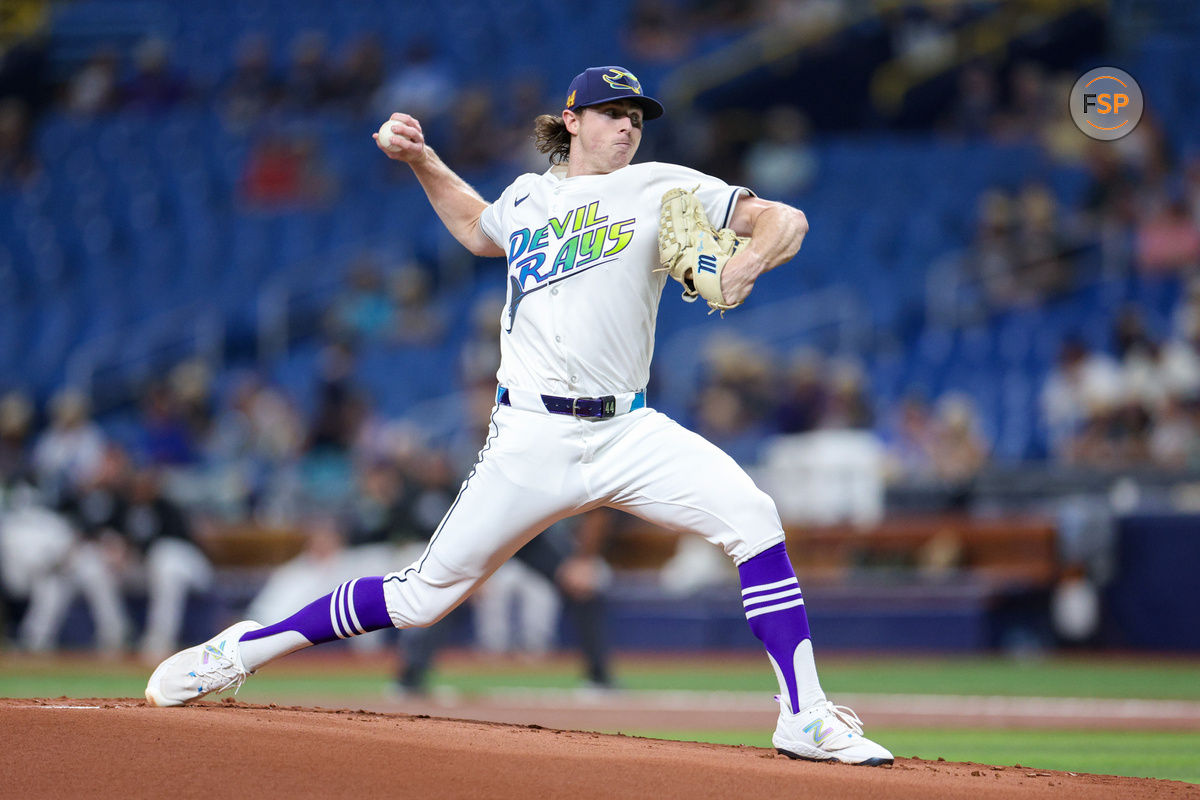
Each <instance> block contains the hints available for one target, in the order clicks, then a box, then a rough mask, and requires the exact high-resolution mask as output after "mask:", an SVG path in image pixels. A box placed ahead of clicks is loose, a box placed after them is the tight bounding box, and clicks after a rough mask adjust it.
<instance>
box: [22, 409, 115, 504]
mask: <svg viewBox="0 0 1200 800" xmlns="http://www.w3.org/2000/svg"><path fill="white" fill-rule="evenodd" d="M104 446H105V440H104V433H103V432H102V431H101V430H100V426H99V425H97V424H96V423H95V422H93V421H92V419H91V404H90V403H89V401H88V399H87V397H86V396H85V395H84V394H83V392H81V391H79V390H78V389H72V388H69V387H68V388H64V389H60V390H59V391H58V393H56V394H55V395H54V397H53V398H51V400H50V425H49V427H48V428H46V430H44V431H43V432H42V434H41V435H40V436H39V437H38V440H37V442H36V443H35V444H34V448H33V467H34V471H35V473H36V475H37V483H38V485H39V486H40V487H41V488H42V489H43V491H46V492H47V493H48V494H49V496H51V497H57V496H58V495H59V494H60V493H62V492H69V491H71V490H73V489H74V488H76V487H78V486H81V485H83V484H84V483H85V482H87V481H90V480H91V479H92V476H93V474H94V473H95V472H96V470H97V469H98V468H99V466H100V463H101V460H102V459H103V457H104Z"/></svg>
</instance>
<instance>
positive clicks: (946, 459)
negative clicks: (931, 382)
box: [929, 392, 990, 509]
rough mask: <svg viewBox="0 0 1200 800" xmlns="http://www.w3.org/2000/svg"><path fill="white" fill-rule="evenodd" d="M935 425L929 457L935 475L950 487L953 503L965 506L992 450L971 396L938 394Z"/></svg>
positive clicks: (956, 506)
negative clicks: (939, 395) (940, 395)
mask: <svg viewBox="0 0 1200 800" xmlns="http://www.w3.org/2000/svg"><path fill="white" fill-rule="evenodd" d="M932 428H933V429H932V433H933V435H932V437H931V439H930V442H929V445H930V447H929V460H930V465H931V466H932V468H933V475H934V477H935V479H936V480H937V481H938V483H940V484H941V485H942V486H943V487H945V488H946V489H947V490H948V491H949V493H950V497H951V500H950V502H951V506H952V507H954V508H960V509H964V508H966V507H967V503H968V500H969V496H970V492H971V488H972V486H973V485H974V483H975V479H976V478H977V477H978V476H979V473H980V472H981V471H982V470H983V468H984V467H985V466H986V465H987V461H988V454H989V451H990V447H989V446H988V443H987V441H986V440H985V439H984V436H983V432H982V431H981V430H980V424H979V418H978V415H977V414H976V412H975V406H974V404H973V403H972V402H971V400H970V398H969V397H967V396H966V395H964V394H961V393H957V392H951V393H948V394H945V395H943V396H942V397H941V398H939V399H938V404H937V410H936V413H935V416H934V419H933V426H932Z"/></svg>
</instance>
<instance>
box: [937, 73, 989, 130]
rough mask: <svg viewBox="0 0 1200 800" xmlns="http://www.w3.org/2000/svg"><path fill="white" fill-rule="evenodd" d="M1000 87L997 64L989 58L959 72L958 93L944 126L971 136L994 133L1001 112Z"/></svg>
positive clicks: (946, 128)
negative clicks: (990, 62) (987, 60)
mask: <svg viewBox="0 0 1200 800" xmlns="http://www.w3.org/2000/svg"><path fill="white" fill-rule="evenodd" d="M998 95H999V89H998V87H997V85H996V72H995V69H994V67H992V66H991V65H990V64H988V63H987V62H985V61H977V62H974V63H971V64H968V65H966V66H964V67H963V68H962V69H961V70H960V71H959V73H958V94H957V96H956V98H955V102H954V106H953V108H952V109H951V111H950V112H949V114H947V116H946V119H945V121H944V122H943V123H942V128H943V129H944V130H946V132H948V133H951V134H956V135H958V136H963V137H966V138H968V139H982V138H984V137H987V136H990V135H991V134H992V133H993V128H994V126H995V124H996V116H997V114H998V113H999V96H998Z"/></svg>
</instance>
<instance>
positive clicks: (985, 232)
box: [961, 188, 1023, 308]
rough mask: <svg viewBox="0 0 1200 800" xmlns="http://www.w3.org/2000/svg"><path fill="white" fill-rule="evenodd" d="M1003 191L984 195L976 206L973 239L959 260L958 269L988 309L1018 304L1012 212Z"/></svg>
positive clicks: (1020, 293) (1018, 289)
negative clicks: (969, 279)
mask: <svg viewBox="0 0 1200 800" xmlns="http://www.w3.org/2000/svg"><path fill="white" fill-rule="evenodd" d="M1013 205H1014V201H1013V198H1012V195H1010V194H1009V193H1008V192H1006V191H1004V190H1003V189H999V188H993V189H989V190H988V191H987V192H984V193H983V194H982V195H981V196H980V198H979V202H978V210H977V217H976V226H975V237H974V240H973V241H972V243H971V245H970V247H969V248H968V249H967V252H966V254H965V255H964V257H963V259H962V262H961V263H962V269H963V270H965V271H966V274H968V275H971V276H973V277H974V278H975V279H977V280H978V281H979V284H980V287H981V288H982V291H983V300H984V303H985V305H986V306H987V307H988V308H1007V307H1009V306H1011V305H1014V304H1016V303H1018V302H1019V300H1020V298H1021V295H1022V291H1023V288H1022V287H1021V286H1020V285H1019V284H1018V282H1017V248H1016V243H1015V241H1014V237H1015V229H1016V219H1015V217H1016V210H1015V209H1014V207H1013Z"/></svg>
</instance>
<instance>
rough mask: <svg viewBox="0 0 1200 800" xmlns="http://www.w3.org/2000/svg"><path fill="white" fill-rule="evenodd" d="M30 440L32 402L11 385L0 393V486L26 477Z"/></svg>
mask: <svg viewBox="0 0 1200 800" xmlns="http://www.w3.org/2000/svg"><path fill="white" fill-rule="evenodd" d="M32 442H33V402H32V401H31V400H30V399H29V397H28V396H27V395H26V394H25V393H24V392H22V391H19V390H16V389H13V390H12V391H9V392H5V393H4V395H3V396H2V397H0V487H3V486H6V485H8V484H9V482H10V481H13V480H15V479H17V478H22V477H24V478H26V479H28V477H29V473H30V472H31V469H30V461H29V459H30V450H31V444H32Z"/></svg>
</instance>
